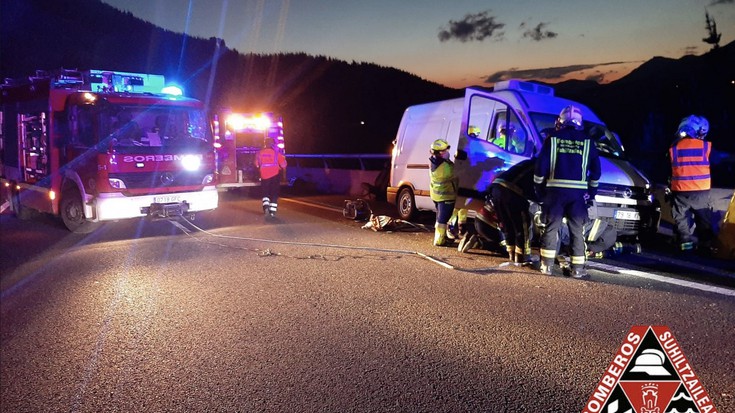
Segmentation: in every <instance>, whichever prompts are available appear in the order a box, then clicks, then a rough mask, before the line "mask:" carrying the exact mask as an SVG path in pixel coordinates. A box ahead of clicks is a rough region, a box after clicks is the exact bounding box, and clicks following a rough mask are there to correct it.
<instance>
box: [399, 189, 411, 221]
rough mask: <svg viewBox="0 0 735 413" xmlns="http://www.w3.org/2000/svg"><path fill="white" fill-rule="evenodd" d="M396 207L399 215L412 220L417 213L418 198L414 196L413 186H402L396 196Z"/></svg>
mask: <svg viewBox="0 0 735 413" xmlns="http://www.w3.org/2000/svg"><path fill="white" fill-rule="evenodd" d="M396 208H397V209H398V217H399V218H401V219H402V220H404V221H410V220H411V219H412V218H413V217H414V215H416V200H415V199H414V197H413V191H412V190H411V188H407V187H404V188H401V190H400V191H398V197H397V198H396Z"/></svg>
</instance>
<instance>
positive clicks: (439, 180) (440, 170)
mask: <svg viewBox="0 0 735 413" xmlns="http://www.w3.org/2000/svg"><path fill="white" fill-rule="evenodd" d="M429 162H431V172H430V177H431V187H430V188H429V194H430V195H431V200H432V201H434V202H444V201H453V200H455V199H457V186H458V182H457V178H456V177H455V176H454V163H452V161H450V160H448V159H444V158H441V157H435V156H432V157H431V158H429Z"/></svg>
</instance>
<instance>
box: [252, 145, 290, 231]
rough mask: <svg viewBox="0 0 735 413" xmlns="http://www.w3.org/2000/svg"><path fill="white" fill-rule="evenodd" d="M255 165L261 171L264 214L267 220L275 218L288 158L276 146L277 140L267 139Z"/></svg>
mask: <svg viewBox="0 0 735 413" xmlns="http://www.w3.org/2000/svg"><path fill="white" fill-rule="evenodd" d="M255 164H256V165H257V166H258V168H259V169H260V189H261V190H262V191H263V213H265V216H266V218H269V217H270V218H274V217H275V216H276V211H277V210H278V195H279V192H280V190H281V179H280V178H281V170H283V169H285V168H286V156H285V155H284V154H283V152H281V150H280V149H279V148H278V146H276V141H275V139H273V138H265V145H264V147H263V149H261V150H260V151H258V155H257V156H256V157H255Z"/></svg>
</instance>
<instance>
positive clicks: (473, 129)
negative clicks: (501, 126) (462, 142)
mask: <svg viewBox="0 0 735 413" xmlns="http://www.w3.org/2000/svg"><path fill="white" fill-rule="evenodd" d="M481 132H482V131H481V130H480V128H478V127H477V126H470V127H469V128H467V134H468V135H470V136H474V137H475V138H477V137H478V136H480V133H481Z"/></svg>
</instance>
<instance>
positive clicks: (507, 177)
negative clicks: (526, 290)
mask: <svg viewBox="0 0 735 413" xmlns="http://www.w3.org/2000/svg"><path fill="white" fill-rule="evenodd" d="M535 164H536V161H535V159H533V158H532V159H526V160H524V161H521V162H520V163H518V164H516V165H513V166H512V167H510V168H509V169H508V170H506V171H504V172H501V173H500V174H498V175H497V176H496V177H495V179H494V180H493V182H492V184H491V186H490V191H491V192H490V193H491V196H492V199H493V204H494V205H495V209H496V211H497V213H498V217H499V218H500V222H501V223H502V226H501V228H502V231H503V235H504V236H505V248H506V250H507V251H508V257H509V260H510V262H511V263H514V264H516V265H524V264H530V263H531V222H532V221H531V213H530V211H529V207H530V205H529V201H536V196H535V193H534V188H533V172H534V167H535Z"/></svg>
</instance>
